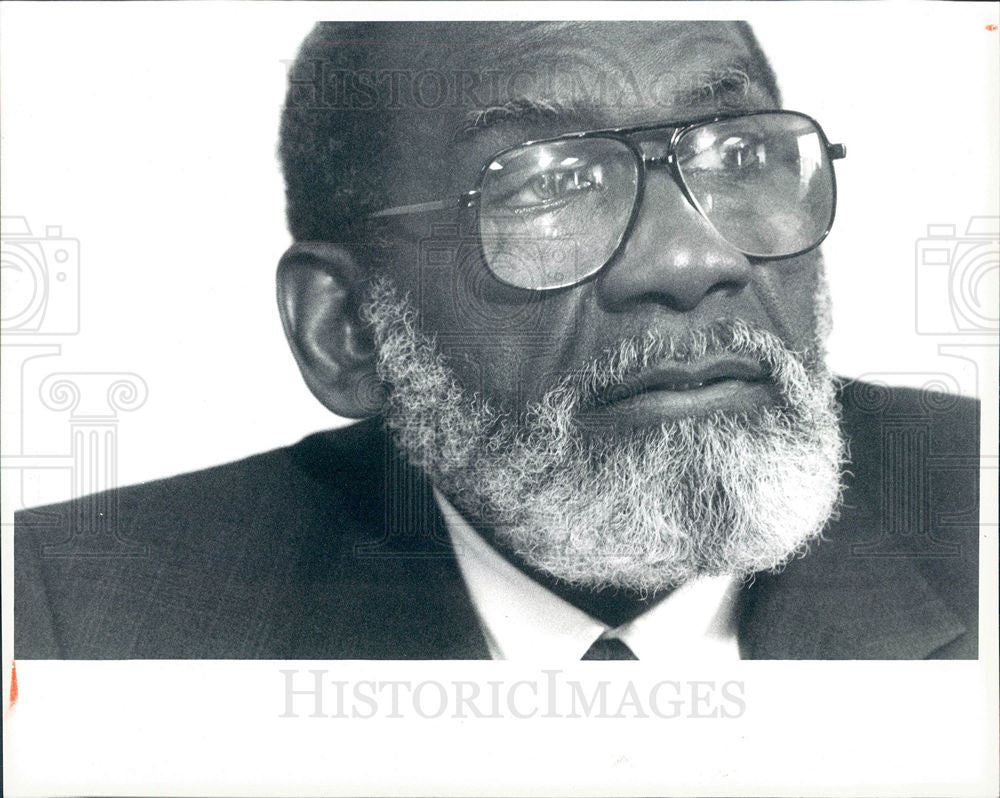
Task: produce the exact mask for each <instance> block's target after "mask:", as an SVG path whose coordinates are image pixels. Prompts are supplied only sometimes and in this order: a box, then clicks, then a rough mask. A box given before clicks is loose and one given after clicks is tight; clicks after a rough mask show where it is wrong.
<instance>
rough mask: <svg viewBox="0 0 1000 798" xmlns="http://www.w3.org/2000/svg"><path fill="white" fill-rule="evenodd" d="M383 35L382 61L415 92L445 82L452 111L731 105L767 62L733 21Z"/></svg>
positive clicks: (455, 26) (449, 26) (617, 111)
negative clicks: (518, 106)
mask: <svg viewBox="0 0 1000 798" xmlns="http://www.w3.org/2000/svg"><path fill="white" fill-rule="evenodd" d="M386 33H388V35H387V36H386V35H385V34H386ZM382 34H383V36H380V37H379V38H380V39H382V41H381V42H380V43H379V44H378V45H376V46H377V47H378V48H379V49H380V50H383V52H382V53H380V55H381V56H382V58H388V59H389V60H391V61H393V62H395V63H396V64H397V65H399V66H405V67H406V68H408V69H409V70H411V73H410V75H409V77H411V79H415V80H416V81H418V82H419V84H420V85H417V86H415V87H411V88H415V89H416V90H417V92H418V93H423V94H424V95H427V94H435V93H439V92H438V91H437V90H438V89H440V88H442V87H443V86H444V85H445V84H447V86H448V89H449V93H450V95H451V96H450V97H449V103H448V107H449V108H450V109H452V110H455V111H466V112H468V111H477V110H487V109H489V108H491V107H498V106H503V105H504V104H505V103H509V102H511V101H521V100H527V101H531V102H537V103H538V104H539V105H545V104H550V105H551V106H552V107H553V108H575V109H579V110H581V111H592V112H593V113H594V114H600V113H602V112H607V113H609V114H611V115H616V116H618V117H621V116H622V115H623V114H625V115H628V114H629V113H633V112H634V113H641V112H642V111H643V110H644V109H648V110H654V109H655V110H657V111H659V112H660V113H659V118H662V117H663V114H664V113H669V112H671V111H676V112H683V111H684V110H686V109H687V108H689V107H693V106H709V105H711V104H712V103H713V102H714V103H716V104H718V103H729V104H731V105H739V104H740V98H739V97H738V95H739V94H740V93H742V94H744V95H747V94H749V93H750V91H751V89H752V88H756V89H757V90H758V93H760V94H765V95H766V94H767V89H766V87H765V86H764V85H763V83H764V81H762V80H761V74H762V73H763V72H764V71H765V70H766V67H765V65H764V64H763V63H761V59H760V58H759V56H758V55H757V54H755V52H753V51H752V50H751V47H750V46H749V44H748V42H747V40H746V37H745V36H744V34H743V33H742V31H741V29H740V27H739V26H738V25H737V24H736V23H733V22H691V21H673V22H671V21H660V22H649V21H647V22H539V23H520V24H517V23H515V24H510V23H506V24H505V23H489V22H486V23H441V24H434V25H428V26H423V25H418V26H416V28H415V29H414V28H413V27H411V28H410V29H409V31H408V32H404V30H403V29H396V30H395V31H393V32H389V31H386V30H383V31H382ZM385 50H388V51H390V52H385ZM379 60H382V59H381V58H380V59H379ZM431 73H436V74H431ZM418 99H419V98H418ZM759 99H760V98H757V100H758V102H756V104H758V105H759V104H760V103H759ZM772 102H773V98H772ZM745 104H746V105H747V106H750V105H753V104H755V102H754V99H750V100H749V101H747V102H746V103H745ZM615 121H616V122H618V121H621V120H620V119H616V120H615ZM628 123H630V122H629V121H626V122H623V124H628Z"/></svg>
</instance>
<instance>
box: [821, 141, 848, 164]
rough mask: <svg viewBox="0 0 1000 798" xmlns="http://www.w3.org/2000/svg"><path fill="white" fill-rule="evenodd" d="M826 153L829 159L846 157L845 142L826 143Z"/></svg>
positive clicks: (834, 159)
mask: <svg viewBox="0 0 1000 798" xmlns="http://www.w3.org/2000/svg"><path fill="white" fill-rule="evenodd" d="M826 154H827V155H828V156H829V158H830V160H831V161H836V160H837V159H838V158H846V157H847V145H846V144H827V145H826Z"/></svg>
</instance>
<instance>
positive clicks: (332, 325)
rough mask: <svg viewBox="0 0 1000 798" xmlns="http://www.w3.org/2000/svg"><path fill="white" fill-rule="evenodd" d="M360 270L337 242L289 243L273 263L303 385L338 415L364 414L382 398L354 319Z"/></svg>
mask: <svg viewBox="0 0 1000 798" xmlns="http://www.w3.org/2000/svg"><path fill="white" fill-rule="evenodd" d="M364 282H365V281H364V274H363V272H362V269H361V268H360V267H359V266H358V264H357V263H356V262H355V260H354V258H353V257H352V255H351V252H350V250H348V249H347V248H346V247H343V246H340V245H338V244H329V243H326V242H303V243H298V244H293V245H292V246H291V247H290V248H289V249H288V251H287V252H286V253H285V254H284V255H283V256H282V258H281V261H280V262H279V263H278V310H279V312H280V313H281V323H282V324H283V325H284V328H285V337H287V338H288V343H289V344H290V345H291V347H292V352H293V353H294V354H295V360H296V362H297V363H298V364H299V370H300V371H301V372H302V376H303V377H304V378H305V381H306V385H308V386H309V390H311V391H312V392H313V395H315V396H316V398H317V399H319V400H320V401H321V402H322V403H323V404H324V405H326V407H328V408H329V409H330V410H332V411H333V412H334V413H336V414H337V415H338V416H345V417H347V418H365V417H367V416H371V415H374V414H375V413H378V412H379V410H380V409H381V406H382V402H383V401H384V399H385V391H384V387H383V386H382V383H381V381H380V380H379V379H378V377H377V376H376V374H375V346H374V343H373V342H372V338H371V334H370V332H369V330H368V328H367V326H366V325H365V324H364V323H363V322H362V320H361V318H360V314H359V311H360V307H361V300H362V291H363V286H364Z"/></svg>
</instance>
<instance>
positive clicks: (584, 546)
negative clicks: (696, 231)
mask: <svg viewBox="0 0 1000 798" xmlns="http://www.w3.org/2000/svg"><path fill="white" fill-rule="evenodd" d="M365 315H366V319H367V320H368V321H369V322H370V323H371V324H372V328H373V330H374V333H375V341H376V346H377V350H378V364H377V372H378V376H379V378H380V379H381V380H382V381H383V382H384V383H385V384H386V385H387V387H388V388H389V392H388V398H387V400H386V404H385V407H384V412H385V416H386V420H387V423H388V425H389V427H390V429H391V430H392V431H393V433H394V436H395V438H396V441H397V443H398V445H399V446H400V448H401V449H402V450H403V451H404V452H405V454H406V455H407V457H408V458H409V459H410V461H411V462H412V463H413V464H414V465H417V466H419V467H420V468H422V469H423V470H424V471H425V472H426V473H427V474H428V476H429V477H430V479H431V480H432V482H433V483H434V485H435V486H436V487H437V488H438V489H439V490H441V491H442V492H443V493H444V494H445V495H446V496H447V497H448V498H449V499H450V500H451V502H452V503H453V504H454V505H455V506H456V507H457V508H458V509H459V510H461V511H462V513H463V514H464V515H465V516H466V518H467V519H468V520H469V521H470V522H472V523H473V524H474V525H476V526H479V527H480V528H481V529H483V528H487V529H489V530H490V531H491V532H492V534H493V537H494V540H495V542H497V543H498V544H499V545H501V546H502V547H504V548H506V549H507V550H508V551H509V552H511V553H513V554H514V555H515V556H516V557H517V558H519V559H520V560H521V561H523V562H524V563H526V564H527V565H528V566H530V567H531V568H535V569H538V570H540V571H543V572H545V573H547V574H550V575H552V576H554V577H556V578H557V579H561V580H564V581H565V582H567V583H569V584H571V585H573V586H575V587H583V588H591V589H594V590H602V589H605V588H618V589H625V590H630V591H635V592H637V593H639V594H641V595H646V594H649V593H653V592H656V591H659V590H664V589H669V588H672V587H676V586H678V585H681V584H683V583H685V582H687V581H689V580H691V579H694V578H696V577H699V576H705V575H721V574H731V575H735V576H737V577H744V578H745V577H749V576H750V575H751V574H753V573H755V572H758V571H776V570H780V569H781V568H782V567H784V565H785V564H787V563H788V562H789V560H791V559H792V558H793V557H795V556H797V555H802V554H804V553H805V552H806V550H807V548H808V544H809V543H810V541H812V540H814V539H816V538H817V537H818V536H820V534H821V533H822V530H823V528H824V526H825V525H826V523H827V522H828V520H830V518H831V517H832V516H834V515H835V512H836V508H837V505H838V502H839V498H840V494H841V482H840V473H841V464H842V462H843V460H844V451H845V450H844V443H843V440H842V437H841V434H840V426H839V419H838V408H837V404H836V399H835V392H834V386H833V380H832V378H831V376H830V374H829V372H828V371H827V370H826V368H825V366H824V365H823V364H822V357H821V355H820V346H819V344H818V342H817V346H816V350H815V352H814V353H813V354H812V355H804V356H803V355H796V354H795V353H793V352H792V351H791V350H789V349H788V348H787V347H786V346H785V345H784V344H783V342H782V341H781V340H780V339H779V338H777V336H775V335H773V334H771V333H769V332H766V331H764V330H761V329H757V328H754V327H751V326H749V325H747V324H745V323H743V322H738V321H737V322H732V323H728V322H727V323H717V324H713V325H711V326H710V327H707V328H705V329H702V330H698V331H695V332H694V333H692V334H690V335H686V336H684V337H683V339H673V338H671V339H664V338H661V337H658V336H654V335H648V336H646V337H643V338H640V339H629V340H625V341H623V342H622V343H621V345H620V346H619V347H618V348H617V349H616V350H615V351H613V352H609V353H607V354H606V355H605V356H602V357H601V358H599V359H597V360H595V361H594V362H592V363H590V364H588V366H587V367H586V368H585V369H584V370H582V371H581V372H579V373H577V374H574V375H573V376H570V377H567V378H565V379H563V380H562V381H561V382H559V383H558V384H557V385H556V386H555V387H554V388H552V389H551V390H549V391H548V392H547V393H546V394H545V395H544V396H543V398H542V399H541V400H539V401H537V402H533V403H531V404H529V405H528V406H527V407H526V408H525V410H524V412H522V413H517V414H514V413H512V412H509V411H507V412H503V411H501V410H500V409H498V408H496V407H494V406H492V405H491V403H489V402H488V401H486V400H485V399H484V398H483V397H482V396H480V395H478V394H475V393H472V392H469V391H468V390H466V389H465V388H464V387H462V385H461V383H460V382H459V380H458V378H457V377H456V375H455V374H454V373H453V372H452V370H451V369H450V368H449V367H448V366H447V364H446V363H445V361H444V358H443V357H442V356H441V354H440V353H439V352H438V351H437V349H436V347H435V345H434V342H433V340H432V339H430V338H428V337H427V336H425V335H423V334H422V333H421V332H420V331H419V330H418V329H417V313H416V310H415V309H414V308H413V306H412V305H411V303H410V302H409V301H408V298H407V297H403V296H400V295H399V293H398V292H397V291H396V289H395V287H394V286H393V284H392V283H391V282H390V281H388V280H386V279H379V280H376V281H375V282H374V283H373V286H372V289H371V292H370V296H369V301H368V303H367V305H366V308H365ZM721 353H731V354H734V355H738V356H747V357H751V358H754V359H757V360H758V361H760V362H761V363H762V364H763V365H764V367H765V369H766V371H767V372H768V373H769V374H770V376H771V378H772V380H773V381H774V383H775V385H776V387H777V389H778V391H779V394H780V396H781V399H782V401H781V402H779V404H778V405H777V406H775V407H765V408H761V409H760V410H759V411H757V412H754V413H752V414H745V413H744V414H740V413H733V412H721V411H717V412H713V413H710V414H706V415H703V416H698V417H685V418H681V419H677V420H672V421H668V422H665V423H663V424H661V425H659V426H656V427H650V428H643V429H637V430H634V431H630V432H620V431H614V430H597V431H595V430H593V429H587V428H585V427H584V426H583V425H581V424H580V423H579V419H578V416H579V412H580V409H581V407H586V406H588V403H590V402H592V401H593V400H594V398H595V397H596V396H598V395H600V394H601V392H603V391H605V390H606V389H608V388H609V387H612V386H615V385H618V384H620V383H621V382H623V381H624V380H625V379H626V378H627V377H629V376H634V375H635V374H636V373H638V372H640V371H642V370H644V369H646V368H647V367H649V366H651V365H654V364H661V365H662V364H666V363H670V362H673V363H678V362H692V361H695V360H698V359H699V358H701V357H704V356H706V355H715V354H721Z"/></svg>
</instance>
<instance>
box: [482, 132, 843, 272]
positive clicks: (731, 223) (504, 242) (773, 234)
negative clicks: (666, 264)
mask: <svg viewBox="0 0 1000 798" xmlns="http://www.w3.org/2000/svg"><path fill="white" fill-rule="evenodd" d="M675 152H676V158H677V166H678V170H679V172H680V175H681V179H682V180H683V181H684V184H685V186H686V188H687V191H688V192H689V194H690V195H691V198H692V199H693V200H694V202H695V205H696V206H697V207H698V209H699V210H700V211H701V213H702V215H703V216H704V217H705V218H706V219H707V220H708V221H709V223H710V224H711V225H712V226H713V227H714V228H715V230H716V231H717V232H718V233H719V235H721V236H722V237H723V238H724V239H725V240H726V241H728V242H729V243H730V244H731V245H732V246H734V247H736V248H737V249H739V250H741V251H742V252H744V253H745V254H747V255H751V256H759V257H781V256H786V255H790V254H794V253H796V252H800V251H803V250H806V249H808V248H810V247H811V246H813V245H815V244H816V243H817V242H818V241H820V240H821V239H822V237H823V235H824V234H825V232H826V231H827V229H828V228H829V225H830V222H831V220H832V215H833V176H832V172H833V170H832V168H831V167H830V163H829V159H828V156H827V153H826V149H825V144H824V140H823V138H822V136H821V134H820V133H819V131H818V130H817V129H816V127H815V125H814V124H813V123H812V122H810V121H809V120H808V119H806V118H804V117H799V116H795V115H791V114H777V113H776V114H758V115H753V116H747V117H739V118H735V119H730V120H722V121H718V122H710V123H706V124H704V125H700V126H698V127H695V128H693V129H691V130H689V131H687V132H685V133H684V135H683V136H681V138H680V139H679V140H678V142H677V146H676V150H675ZM638 191H639V165H638V163H637V160H636V157H635V155H634V153H633V151H632V150H631V149H630V148H629V146H628V145H626V144H625V143H624V142H622V141H620V140H618V139H614V138H602V137H590V138H576V139H561V140H556V141H552V142H542V143H538V144H531V145H525V146H523V147H518V148H515V149H513V150H510V151H508V152H505V153H503V154H502V155H500V156H498V157H497V158H496V159H495V160H494V161H492V162H491V163H490V164H489V165H488V166H487V168H486V171H485V173H484V178H483V181H482V185H481V188H480V192H481V194H480V206H479V233H480V238H481V240H482V247H483V254H484V256H485V259H486V263H487V265H488V266H489V268H490V270H491V271H492V272H493V273H494V275H496V277H497V278H498V279H499V280H501V281H503V282H505V283H508V284H510V285H515V286H518V287H521V288H531V289H547V288H561V287H564V286H568V285H573V284H574V283H577V282H579V281H581V280H584V279H586V278H587V277H589V276H591V275H592V274H594V273H596V272H597V271H599V270H600V269H601V268H602V267H603V266H604V265H605V264H606V263H607V262H608V260H610V258H611V257H612V256H613V255H614V253H615V251H616V250H617V249H618V247H619V246H620V244H621V242H622V239H623V237H624V236H625V234H626V232H627V228H628V224H629V220H630V218H631V216H632V210H633V208H634V206H635V202H636V198H637V194H638Z"/></svg>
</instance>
